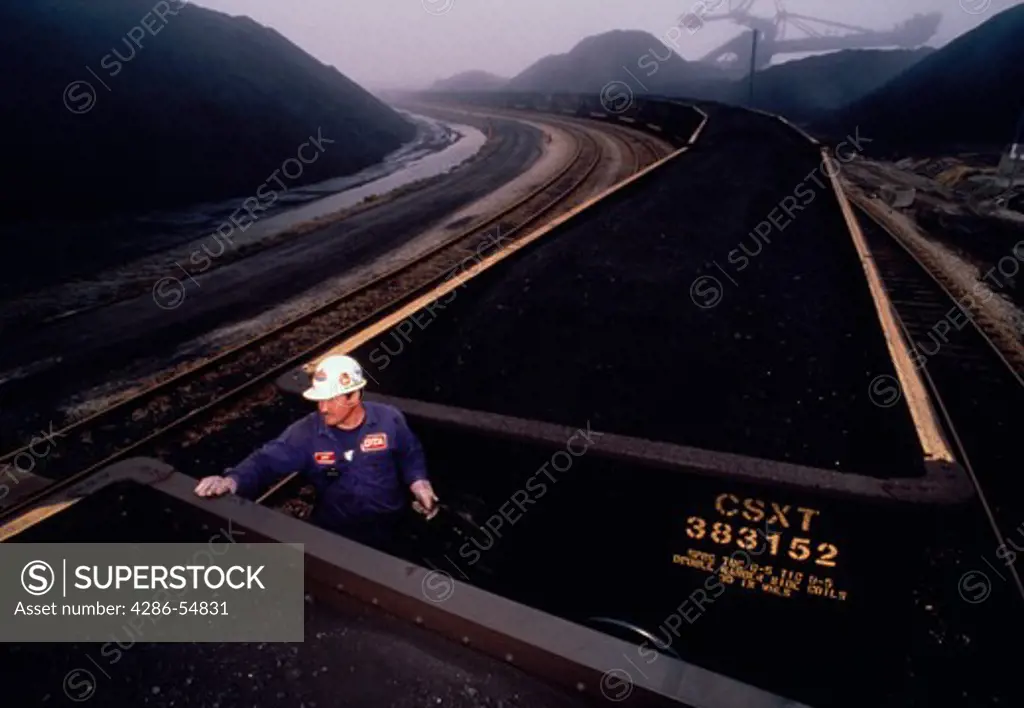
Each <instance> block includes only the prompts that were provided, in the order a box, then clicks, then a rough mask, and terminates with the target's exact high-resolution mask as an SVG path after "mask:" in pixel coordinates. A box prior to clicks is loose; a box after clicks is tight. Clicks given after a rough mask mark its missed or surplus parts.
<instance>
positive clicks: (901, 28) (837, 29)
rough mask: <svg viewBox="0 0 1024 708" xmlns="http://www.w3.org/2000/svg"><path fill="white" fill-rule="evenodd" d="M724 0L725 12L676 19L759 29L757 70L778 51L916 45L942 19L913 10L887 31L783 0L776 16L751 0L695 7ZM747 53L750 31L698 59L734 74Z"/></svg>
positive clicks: (696, 24)
mask: <svg viewBox="0 0 1024 708" xmlns="http://www.w3.org/2000/svg"><path fill="white" fill-rule="evenodd" d="M723 2H727V3H728V11H727V12H722V13H719V14H703V13H701V12H698V11H696V10H695V11H694V12H690V13H687V14H686V15H683V16H681V17H680V18H679V19H680V23H681V24H682V25H683V26H684V27H686V28H689V29H690V30H691V31H693V30H694V28H695V27H699V26H703V23H705V22H716V21H722V20H731V21H733V22H735V23H736V24H740V25H744V26H746V27H749V28H751V29H753V30H756V31H758V32H759V39H758V48H757V57H756V63H755V67H756V68H757V69H763V68H764V67H766V66H768V65H769V64H771V62H772V58H773V57H774V56H775V55H777V54H795V53H799V52H823V51H829V50H836V49H864V48H868V47H901V48H912V47H916V46H920V45H922V44H924V43H925V42H927V41H928V40H929V39H931V38H932V37H933V36H934V35H935V31H936V30H937V29H938V27H939V22H940V20H941V19H942V15H941V14H940V13H937V12H933V13H928V14H917V15H914V16H913V17H911V18H910V19H908V20H905V21H903V22H901V23H899V24H897V25H896V26H895V27H893V28H892V29H891V30H888V31H879V30H873V29H869V28H866V27H858V26H856V25H850V24H846V23H843V22H834V21H832V20H824V19H821V18H819V17H811V16H809V15H801V14H798V13H795V12H789V11H787V10H786V8H785V5H784V3H783V0H775V9H776V13H775V18H774V19H768V18H765V17H758V16H756V15H753V14H751V12H750V8H751V7H752V6H753V4H754V2H755V0H704V2H703V3H698V5H697V6H696V7H697V9H698V10H700V9H703V10H705V11H706V10H707V9H709V8H710V9H714V8H717V7H718V6H720V5H721V4H722V3H723ZM791 29H795V30H798V31H800V32H802V33H803V35H804V36H796V37H787V31H789V30H791ZM750 53H751V41H750V35H749V34H748V33H743V34H741V35H739V36H737V37H734V38H733V39H730V40H729V41H728V42H726V43H725V44H723V45H721V46H720V47H718V48H716V49H714V50H713V51H711V52H709V53H708V54H707V55H705V56H704V57H701V59H700V61H702V62H705V63H711V64H714V65H716V66H718V67H719V68H721V69H724V70H725V71H727V72H729V73H732V74H743V73H746V71H747V70H748V68H749V67H750V65H751V62H750V59H751V56H750Z"/></svg>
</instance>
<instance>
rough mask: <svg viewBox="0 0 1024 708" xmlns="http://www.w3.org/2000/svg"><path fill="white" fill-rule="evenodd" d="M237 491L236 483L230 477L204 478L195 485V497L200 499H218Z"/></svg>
mask: <svg viewBox="0 0 1024 708" xmlns="http://www.w3.org/2000/svg"><path fill="white" fill-rule="evenodd" d="M237 491H238V482H236V481H235V480H234V479H233V478H231V477H216V476H215V477H205V478H203V479H201V480H199V484H197V485H196V495H198V496H200V497H219V496H221V495H222V494H234V493H235V492H237Z"/></svg>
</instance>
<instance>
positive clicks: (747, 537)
mask: <svg viewBox="0 0 1024 708" xmlns="http://www.w3.org/2000/svg"><path fill="white" fill-rule="evenodd" d="M737 533H738V535H739V538H738V539H736V545H737V546H739V547H740V548H742V549H743V550H745V551H751V550H753V549H754V547H755V546H756V545H757V532H756V531H754V529H748V528H747V527H746V526H744V527H743V528H741V529H740V530H739V531H738V532H737Z"/></svg>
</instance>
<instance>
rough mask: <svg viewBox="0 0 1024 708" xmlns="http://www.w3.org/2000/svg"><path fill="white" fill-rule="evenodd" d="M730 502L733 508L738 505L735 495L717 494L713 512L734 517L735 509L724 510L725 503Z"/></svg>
mask: <svg viewBox="0 0 1024 708" xmlns="http://www.w3.org/2000/svg"><path fill="white" fill-rule="evenodd" d="M726 500H728V501H730V502H731V503H732V504H733V505H734V506H736V505H739V503H740V500H739V498H738V497H737V496H736V495H735V494H719V495H718V497H717V498H716V499H715V511H717V512H718V513H719V514H721V515H722V516H736V513H737V511H738V510H737V509H726V508H725V502H726Z"/></svg>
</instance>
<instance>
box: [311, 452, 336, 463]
mask: <svg viewBox="0 0 1024 708" xmlns="http://www.w3.org/2000/svg"><path fill="white" fill-rule="evenodd" d="M313 459H314V460H316V463H317V464H318V465H333V464H334V461H335V455H334V451H333V450H329V451H327V452H314V453H313Z"/></svg>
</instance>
